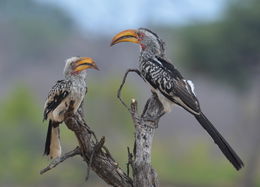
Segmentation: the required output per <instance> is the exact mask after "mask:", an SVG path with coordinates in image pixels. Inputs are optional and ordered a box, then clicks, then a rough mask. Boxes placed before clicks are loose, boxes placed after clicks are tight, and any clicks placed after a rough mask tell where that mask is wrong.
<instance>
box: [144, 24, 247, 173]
mask: <svg viewBox="0 0 260 187" xmlns="http://www.w3.org/2000/svg"><path fill="white" fill-rule="evenodd" d="M142 30H143V29H141V31H142ZM141 31H140V32H141ZM144 32H146V33H147V32H149V30H147V29H146V30H144ZM144 35H145V33H144ZM149 35H150V37H151V35H153V38H154V39H151V38H150V40H149V39H144V40H146V41H144V43H142V50H141V56H140V65H139V71H140V74H141V76H142V77H143V79H144V80H145V81H146V82H148V83H149V84H150V85H151V86H152V89H153V90H154V91H155V92H156V93H157V95H158V98H159V99H160V101H161V103H162V104H163V106H164V110H165V112H169V111H170V110H171V106H172V104H177V105H179V106H181V107H183V108H184V109H185V110H187V111H188V112H190V113H191V114H193V115H194V116H195V118H196V119H197V120H198V122H199V123H200V124H201V125H202V127H203V128H204V129H205V130H206V131H207V132H208V133H209V135H210V136H211V137H212V139H213V140H214V142H215V143H216V144H217V145H218V146H219V148H220V149H221V151H222V152H223V154H224V155H225V156H226V158H227V159H228V160H229V161H230V162H231V163H232V164H233V166H234V167H235V168H236V169H237V170H239V169H240V168H241V167H243V162H242V160H241V159H240V158H239V156H238V155H237V154H236V153H235V151H234V150H233V149H232V148H231V146H230V145H229V144H228V142H227V141H226V140H225V139H224V138H223V136H222V135H221V134H220V133H219V132H218V131H217V129H216V128H215V127H214V126H213V125H212V123H211V122H210V121H209V120H208V119H207V117H206V116H205V115H204V114H203V113H202V111H201V109H200V105H199V101H198V99H197V97H196V95H195V93H194V85H193V83H192V82H191V81H190V80H186V79H184V77H183V76H182V75H181V73H180V72H179V71H178V70H177V69H176V68H175V67H174V65H173V64H172V63H170V62H169V61H168V60H167V59H166V57H165V51H164V50H165V47H164V46H161V45H164V43H163V42H161V39H159V37H158V35H154V33H153V32H151V33H149ZM143 37H145V36H143ZM151 40H154V42H157V44H154V45H146V44H145V43H146V42H147V41H148V42H149V44H151V42H152V41H151ZM158 41H159V42H158ZM141 42H142V41H141ZM150 46H160V48H158V49H151V47H150Z"/></svg>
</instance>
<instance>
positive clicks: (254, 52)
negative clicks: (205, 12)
mask: <svg viewBox="0 0 260 187" xmlns="http://www.w3.org/2000/svg"><path fill="white" fill-rule="evenodd" d="M259 10H260V2H259V0H248V1H242V0H235V1H230V3H229V6H228V7H227V8H226V11H225V14H224V15H223V16H222V18H221V19H220V20H217V21H214V22H210V23H196V24H192V25H189V26H187V27H184V28H180V31H181V32H179V33H178V37H180V38H179V42H177V44H176V45H177V46H178V47H177V50H176V53H175V54H176V56H177V57H178V58H179V60H180V61H181V63H183V64H186V65H187V66H188V67H189V68H190V69H191V70H193V71H195V72H197V73H203V74H206V75H208V76H210V77H213V78H215V79H217V80H220V81H223V82H229V84H232V85H234V86H236V87H240V88H241V87H245V86H246V85H248V83H249V81H250V80H251V78H254V77H255V74H256V73H258V74H259V72H260V55H259V51H260V40H259V34H260V22H259V18H260V11H259Z"/></svg>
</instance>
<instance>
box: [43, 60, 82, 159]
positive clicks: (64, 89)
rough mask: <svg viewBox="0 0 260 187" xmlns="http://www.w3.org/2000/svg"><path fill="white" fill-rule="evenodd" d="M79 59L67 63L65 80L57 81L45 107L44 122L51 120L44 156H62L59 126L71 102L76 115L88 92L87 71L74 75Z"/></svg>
mask: <svg viewBox="0 0 260 187" xmlns="http://www.w3.org/2000/svg"><path fill="white" fill-rule="evenodd" d="M79 59H80V58H79V57H72V58H70V59H68V60H67V61H66V65H65V69H64V75H65V79H64V80H59V81H57V82H56V84H55V85H54V86H53V87H52V88H51V90H50V91H49V94H48V97H47V99H46V102H45V105H44V112H43V120H49V127H48V131H47V136H46V141H45V149H44V154H45V155H47V156H50V158H56V157H60V155H61V145H60V130H59V124H61V123H62V122H63V121H64V115H65V113H66V112H67V111H68V109H69V106H70V104H71V101H73V110H74V113H76V112H77V110H78V108H79V106H80V105H81V103H82V102H83V99H84V96H85V94H86V91H87V86H86V80H85V79H86V74H87V73H86V71H81V72H78V73H73V67H74V66H75V65H74V62H77V61H78V60H79Z"/></svg>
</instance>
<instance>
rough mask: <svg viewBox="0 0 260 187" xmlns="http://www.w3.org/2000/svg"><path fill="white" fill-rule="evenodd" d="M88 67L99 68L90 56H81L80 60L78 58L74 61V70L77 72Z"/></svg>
mask: <svg viewBox="0 0 260 187" xmlns="http://www.w3.org/2000/svg"><path fill="white" fill-rule="evenodd" d="M89 68H92V69H96V70H99V69H98V67H97V65H96V63H95V61H94V60H93V59H92V58H89V57H81V58H80V60H78V61H77V62H76V63H75V66H74V72H79V71H82V70H85V69H89Z"/></svg>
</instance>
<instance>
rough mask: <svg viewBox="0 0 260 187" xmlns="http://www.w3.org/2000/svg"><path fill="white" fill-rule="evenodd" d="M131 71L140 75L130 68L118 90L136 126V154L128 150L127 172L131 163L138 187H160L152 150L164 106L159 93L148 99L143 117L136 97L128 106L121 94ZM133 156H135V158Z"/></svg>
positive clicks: (134, 180)
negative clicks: (153, 165) (152, 164)
mask: <svg viewBox="0 0 260 187" xmlns="http://www.w3.org/2000/svg"><path fill="white" fill-rule="evenodd" d="M131 71H134V72H136V73H137V74H139V75H140V72H139V71H138V70H132V69H129V70H128V71H127V72H126V73H125V75H124V78H123V81H122V83H121V85H120V88H119V90H118V98H119V99H120V101H121V103H122V104H123V105H124V106H125V107H126V108H127V109H128V110H129V112H130V114H131V117H132V119H133V122H134V126H135V144H134V150H133V153H134V156H130V151H129V150H128V163H127V173H128V174H129V165H131V166H132V169H133V185H134V186H136V187H139V186H153V187H158V186H159V181H158V177H157V174H156V171H155V170H154V169H153V168H152V166H151V152H152V141H153V136H154V133H155V128H157V127H158V123H159V119H160V117H161V116H162V115H163V106H162V104H161V102H160V101H159V99H158V97H157V95H156V94H154V93H153V94H152V96H151V97H150V98H149V99H148V100H147V102H146V104H145V107H144V110H143V112H142V115H141V117H139V115H138V111H137V108H138V107H137V101H136V100H135V99H132V100H131V104H130V108H128V106H127V105H126V104H125V103H124V102H123V101H122V99H121V98H120V94H121V90H122V88H123V86H124V84H125V81H126V78H127V74H128V73H129V72H131ZM154 119H155V120H154ZM132 157H134V159H133V160H132Z"/></svg>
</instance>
